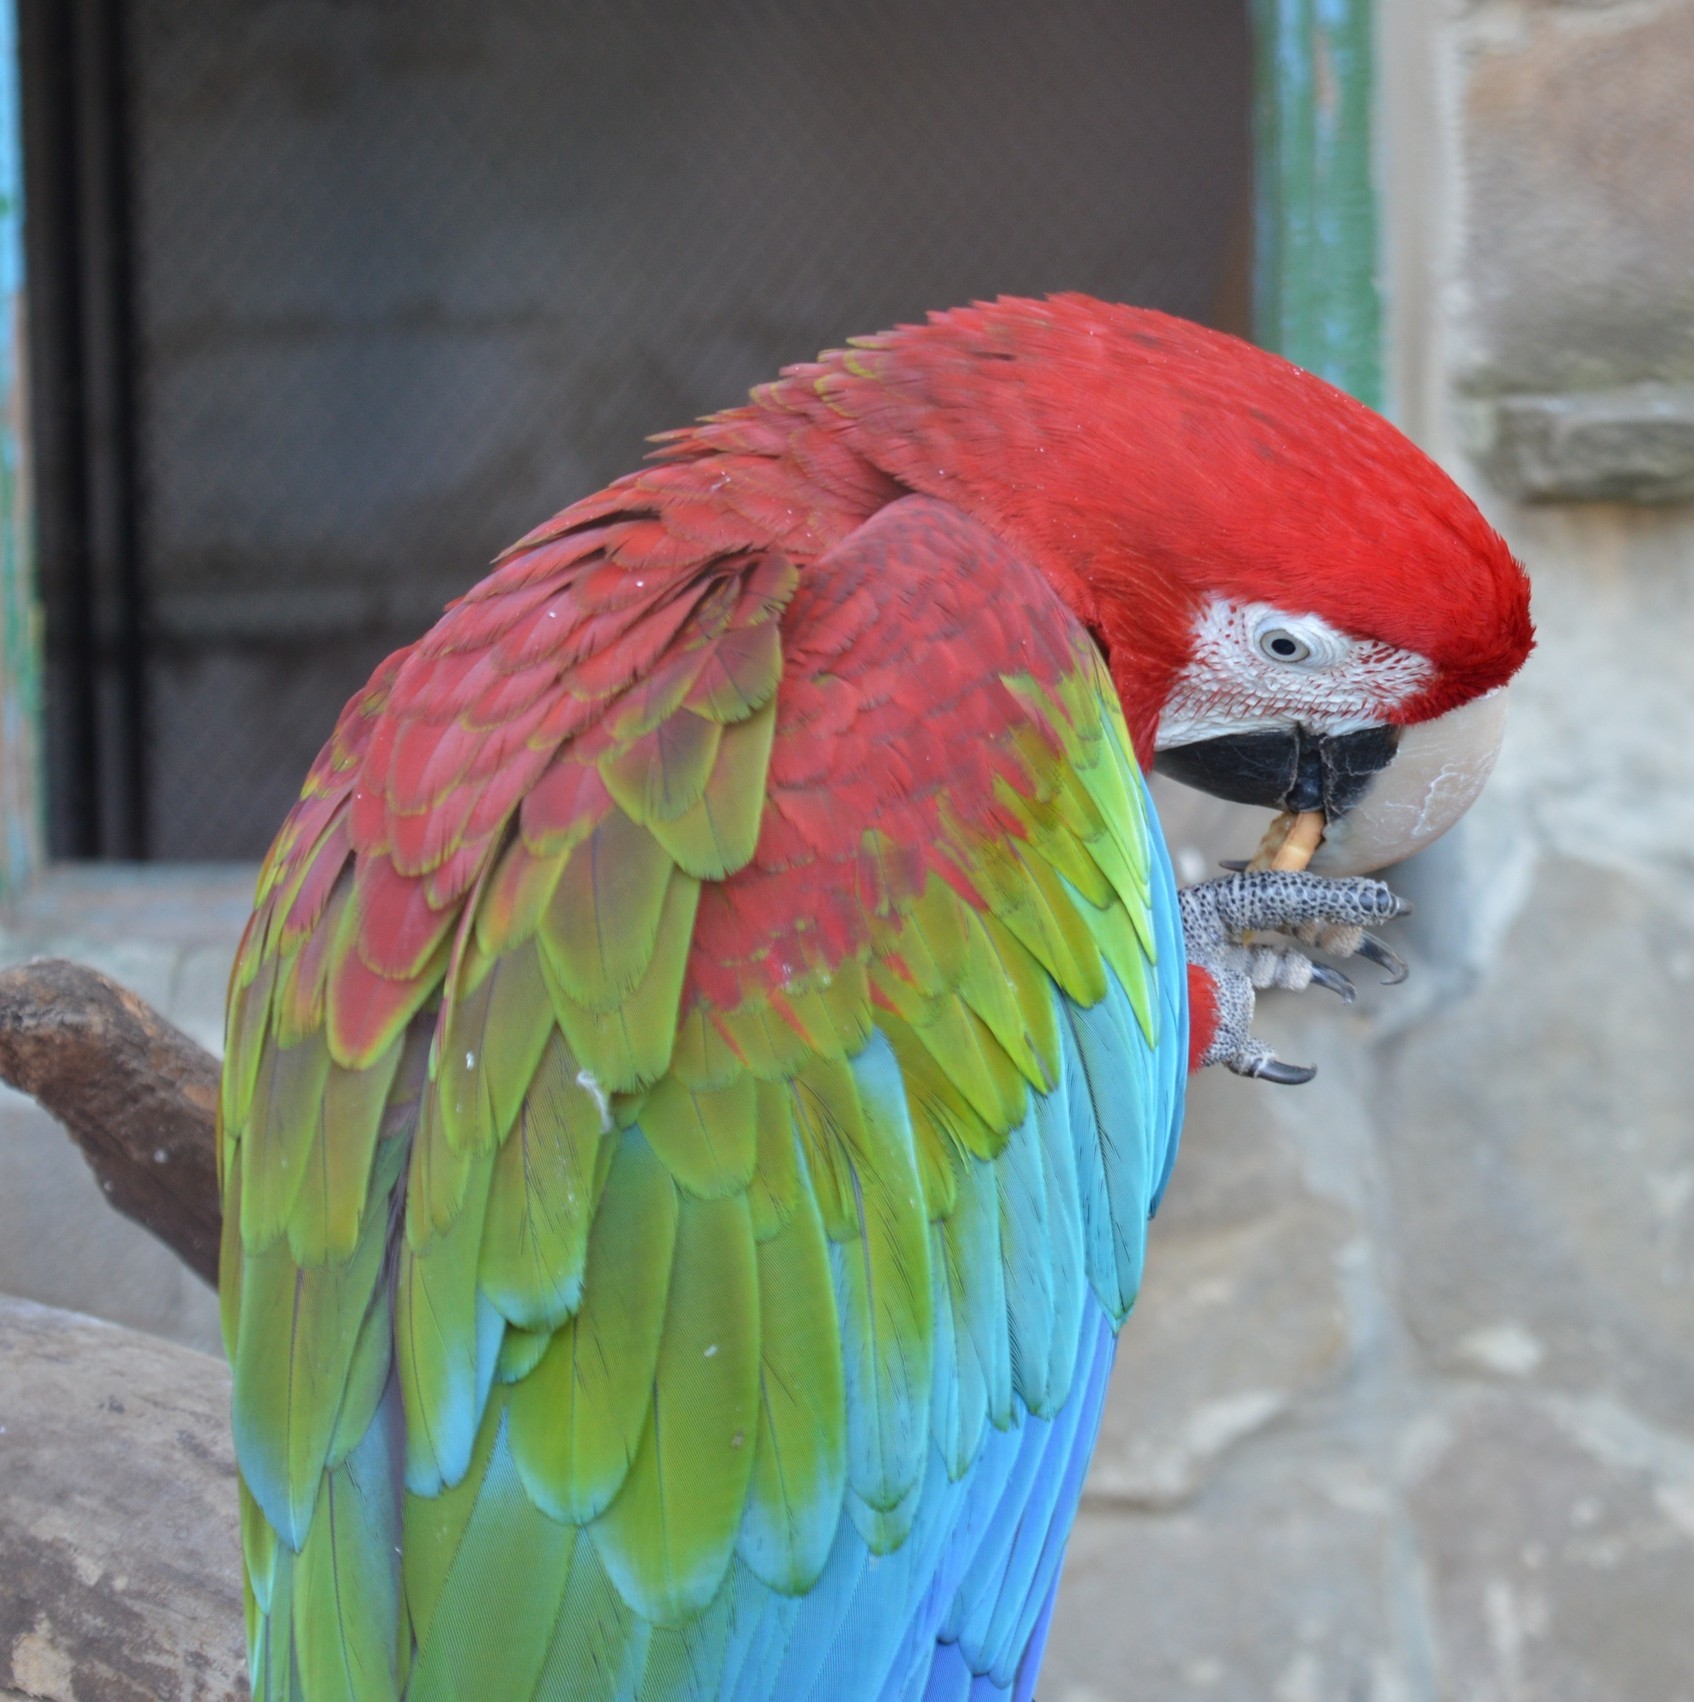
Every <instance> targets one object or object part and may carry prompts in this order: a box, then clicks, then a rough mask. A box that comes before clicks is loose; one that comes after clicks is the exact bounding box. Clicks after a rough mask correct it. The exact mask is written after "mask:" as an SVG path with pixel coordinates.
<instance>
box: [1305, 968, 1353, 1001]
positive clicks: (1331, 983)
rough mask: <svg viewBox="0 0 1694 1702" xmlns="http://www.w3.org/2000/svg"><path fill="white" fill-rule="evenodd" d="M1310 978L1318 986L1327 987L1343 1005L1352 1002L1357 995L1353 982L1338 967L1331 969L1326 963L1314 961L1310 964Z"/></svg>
mask: <svg viewBox="0 0 1694 1702" xmlns="http://www.w3.org/2000/svg"><path fill="white" fill-rule="evenodd" d="M1312 979H1313V980H1314V981H1315V982H1317V984H1318V985H1319V986H1320V987H1327V988H1328V989H1329V990H1330V992H1332V993H1334V994H1335V995H1336V997H1337V998H1339V999H1340V1001H1341V1002H1342V1004H1344V1005H1350V1004H1352V1002H1353V1001H1354V999H1356V998H1357V997H1358V994H1357V992H1355V991H1354V988H1353V983H1352V982H1351V981H1349V980H1348V979H1347V977H1346V976H1345V975H1343V974H1342V973H1341V971H1340V970H1339V969H1331V968H1330V967H1329V965H1328V964H1327V963H1314V964H1313V965H1312Z"/></svg>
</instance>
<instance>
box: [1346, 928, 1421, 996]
mask: <svg viewBox="0 0 1694 1702" xmlns="http://www.w3.org/2000/svg"><path fill="white" fill-rule="evenodd" d="M1354 956H1355V957H1362V958H1365V959H1367V960H1368V961H1369V962H1371V963H1374V964H1375V965H1376V966H1377V968H1378V969H1380V970H1381V971H1382V984H1383V986H1384V987H1398V986H1399V985H1400V983H1401V982H1402V981H1404V980H1405V979H1406V977H1407V976H1408V975H1410V974H1411V970H1409V969H1408V968H1407V967H1406V960H1405V959H1404V958H1403V957H1401V956H1400V954H1399V953H1398V952H1395V951H1390V950H1389V949H1388V947H1387V946H1385V945H1384V944H1383V943H1382V941H1381V940H1379V939H1378V938H1377V937H1376V936H1375V935H1374V934H1366V935H1365V937H1364V938H1363V939H1362V940H1360V941H1359V946H1358V950H1357V951H1356V952H1355V953H1354Z"/></svg>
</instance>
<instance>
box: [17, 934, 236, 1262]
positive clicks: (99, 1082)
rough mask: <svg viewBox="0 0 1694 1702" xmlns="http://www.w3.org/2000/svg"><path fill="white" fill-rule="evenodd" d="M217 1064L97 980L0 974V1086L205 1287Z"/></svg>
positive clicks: (212, 1208)
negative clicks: (18, 1093)
mask: <svg viewBox="0 0 1694 1702" xmlns="http://www.w3.org/2000/svg"><path fill="white" fill-rule="evenodd" d="M218 1067H219V1066H218V1061H217V1059H216V1058H214V1057H213V1056H212V1055H211V1053H209V1052H208V1051H206V1050H205V1048H204V1047H202V1046H200V1045H198V1044H197V1043H196V1042H195V1041H193V1040H190V1039H189V1037H188V1036H187V1035H186V1034H184V1033H183V1032H182V1031H181V1030H180V1029H178V1028H176V1027H174V1026H173V1025H172V1024H170V1023H168V1022H167V1021H165V1019H164V1018H163V1017H162V1016H160V1015H159V1013H158V1012H157V1011H155V1010H154V1009H153V1008H152V1007H151V1006H150V1005H148V1004H147V1003H145V1002H144V1001H143V1000H141V999H139V998H137V997H136V995H135V994H134V993H131V992H130V991H128V989H126V988H124V987H120V986H119V985H118V984H117V983H116V982H115V981H111V980H108V979H107V978H106V977H105V976H104V975H102V974H100V973H99V972H98V971H97V970H93V969H89V968H86V967H85V966H84V965H82V964H78V963H69V962H67V961H65V960H64V959H63V958H43V959H39V960H37V961H36V962H33V963H24V964H19V965H17V966H16V967H14V968H11V969H6V970H0V1081H4V1082H7V1083H9V1084H10V1085H11V1086H13V1087H17V1088H21V1089H22V1090H23V1091H24V1092H25V1093H27V1094H30V1095H31V1096H32V1097H33V1098H35V1099H37V1100H38V1101H40V1103H41V1105H42V1106H43V1108H44V1109H45V1110H47V1111H48V1112H49V1113H51V1114H52V1115H53V1116H54V1117H56V1118H57V1119H58V1120H59V1122H60V1123H62V1124H63V1125H64V1127H65V1129H66V1131H67V1133H69V1135H70V1137H71V1139H72V1140H74V1141H75V1142H76V1144H77V1145H78V1146H79V1147H80V1148H81V1149H82V1154H83V1156H84V1157H85V1158H86V1159H87V1160H88V1162H89V1164H90V1165H91V1166H92V1167H93V1170H94V1174H95V1176H96V1177H97V1178H98V1179H99V1182H100V1186H101V1188H102V1189H103V1190H104V1192H105V1195H106V1198H107V1199H108V1200H110V1201H111V1203H112V1204H113V1205H114V1206H116V1207H117V1209H118V1210H119V1211H121V1212H122V1213H124V1215H125V1216H126V1217H131V1218H133V1219H134V1220H135V1221H136V1222H137V1223H139V1224H140V1225H142V1227H143V1228H145V1229H148V1230H150V1231H152V1233H153V1234H154V1235H156V1236H157V1237H158V1238H159V1239H160V1240H161V1241H163V1242H164V1243H165V1245H166V1246H168V1247H170V1248H171V1249H172V1250H173V1251H174V1252H175V1253H176V1254H177V1255H178V1256H179V1257H180V1258H181V1259H182V1260H183V1262H184V1263H185V1264H187V1265H188V1266H189V1267H190V1268H191V1269H192V1270H193V1271H195V1272H196V1273H197V1274H198V1275H199V1276H201V1277H202V1278H204V1280H205V1281H206V1282H208V1283H210V1284H212V1286H213V1287H216V1286H217V1280H218V1228H219V1223H220V1221H221V1213H220V1210H219V1204H218V1176H217V1153H216V1145H215V1138H214V1127H215V1121H216V1115H217V1099H218Z"/></svg>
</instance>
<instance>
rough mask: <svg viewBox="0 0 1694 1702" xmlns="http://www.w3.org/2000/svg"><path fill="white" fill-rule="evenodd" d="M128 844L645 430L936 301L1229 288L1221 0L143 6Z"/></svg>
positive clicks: (205, 810) (286, 784)
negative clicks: (140, 593)
mask: <svg viewBox="0 0 1694 1702" xmlns="http://www.w3.org/2000/svg"><path fill="white" fill-rule="evenodd" d="M132 8H133V9H132V11H131V13H130V23H129V39H130V65H131V75H132V90H131V93H132V109H131V137H132V142H131V145H132V148H133V155H132V181H133V183H134V187H135V197H136V200H135V210H134V211H135V216H134V231H135V238H134V240H135V260H136V269H137V279H138V284H137V289H138V298H137V302H136V318H137V325H138V343H139V356H140V359H139V392H138V395H139V430H140V434H141V435H140V444H141V451H140V460H141V474H142V491H143V514H144V527H143V534H142V537H143V551H144V556H143V559H144V573H145V585H146V596H147V626H146V631H147V671H146V681H147V699H148V726H149V729H150V731H149V742H150V761H149V782H148V784H149V800H148V823H149V830H150V848H151V852H152V854H153V855H155V856H160V857H172V858H203V857H246V856H253V855H257V854H258V853H259V852H261V851H262V850H263V849H264V847H265V845H266V844H267V843H268V842H269V839H270V837H271V835H272V833H273V832H274V830H275V828H276V825H277V823H278V821H279V819H280V817H281V815H282V813H283V812H284V810H285V809H286V808H287V806H288V804H289V803H290V802H291V800H292V798H293V796H294V794H295V790H296V788H297V786H298V783H299V780H300V777H301V775H302V773H303V772H304V770H305V768H306V766H307V764H308V763H309V762H310V760H311V757H312V755H313V754H314V752H315V751H316V749H317V747H318V746H319V744H320V743H321V741H322V739H323V737H324V736H325V734H326V732H327V730H328V728H329V726H330V724H331V723H332V721H333V719H334V716H335V714H336V712H337V710H338V709H339V707H340V705H341V704H342V702H343V701H344V700H345V699H346V698H347V696H348V695H349V694H350V693H351V692H352V691H353V690H354V689H355V688H356V687H357V686H358V685H359V684H360V682H361V681H362V679H363V678H364V676H365V674H366V673H367V672H368V670H369V669H370V667H371V666H372V665H373V664H374V663H375V662H376V661H377V659H378V658H379V657H380V656H381V655H382V654H384V653H385V652H386V651H388V650H389V649H392V648H393V647H395V646H396V645H398V644H401V643H404V642H405V641H407V640H408V639H410V638H412V637H414V636H415V635H416V634H417V633H418V632H419V631H421V630H422V629H423V627H425V626H426V625H427V624H428V623H429V621H430V620H431V619H432V618H433V617H434V615H435V613H436V612H437V611H438V610H439V608H440V605H441V603H442V602H443V601H444V600H445V599H446V598H447V597H450V596H452V595H454V594H455V593H456V592H457V591H459V590H462V589H463V588H464V587H465V586H466V585H468V584H469V583H470V582H471V581H472V580H474V579H475V578H476V577H477V576H478V575H479V574H480V572H481V571H482V568H483V565H484V564H485V563H486V562H487V561H488V559H489V557H490V556H491V555H492V554H493V553H494V552H495V551H496V550H498V549H499V548H500V547H501V546H502V545H503V544H505V543H506V542H508V541H509V540H510V539H511V538H513V537H514V536H516V535H517V534H519V533H520V532H522V531H524V530H527V529H528V528H529V527H530V526H532V525H533V524H535V523H536V522H537V521H538V520H540V519H542V518H544V517H545V516H546V515H548V514H549V513H551V512H553V511H555V510H556V509H558V508H560V507H562V506H564V504H565V503H567V502H569V501H570V500H572V499H573V498H574V497H576V496H578V495H581V494H583V493H585V492H586V491H588V490H590V489H592V488H593V487H594V486H595V485H597V484H598V483H600V482H602V481H604V480H605V479H607V478H608V477H610V476H612V475H614V474H616V473H619V472H622V471H624V470H626V469H628V468H629V467H630V466H632V465H633V464H634V463H635V462H636V460H637V459H638V458H639V457H640V455H641V454H642V453H643V448H644V445H643V439H644V437H645V436H646V435H647V434H648V433H650V432H653V431H657V430H660V429H663V428H665V427H669V426H674V425H678V424H681V423H683V422H685V421H687V420H688V419H690V418H692V417H693V416H695V415H697V414H699V413H701V412H704V411H707V410H709V409H712V408H715V407H721V406H724V405H727V404H730V403H733V402H735V401H737V400H739V399H741V398H742V396H743V395H744V394H745V392H746V390H747V389H748V387H749V386H750V385H752V384H754V383H756V382H759V381H760V380H762V379H764V378H767V377H769V376H771V375H772V374H774V372H775V371H776V369H777V368H778V367H779V366H781V365H782V364H784V363H786V362H789V361H794V360H799V359H805V358H809V357H810V356H811V355H813V354H814V353H816V351H817V350H818V349H819V348H821V347H824V346H827V345H834V344H837V343H839V342H840V341H841V340H842V338H843V337H845V336H847V335H849V334H852V333H855V332H861V331H869V330H874V329H877V328H879V327H882V326H885V325H888V324H892V323H894V322H897V321H900V320H907V319H912V318H916V317H920V316H921V315H922V313H923V312H924V310H925V309H928V308H932V307H938V306H945V305H950V304H952V303H955V302H958V301H962V300H966V299H968V298H971V297H977V296H984V295H994V294H998V293H1002V292H1016V293H1028V292H1041V291H1046V290H1052V289H1082V290H1087V291H1091V292H1094V293H1096V294H1100V295H1104V296H1110V297H1115V298H1118V299H1122V300H1132V301H1138V302H1143V303H1147V304H1150V305H1154V306H1158V307H1163V308H1166V309H1168V310H1171V311H1174V312H1178V313H1183V314H1187V315H1190V316H1193V317H1197V318H1202V319H1209V320H1213V321H1214V322H1215V321H1218V320H1220V319H1221V320H1223V321H1225V322H1229V321H1232V320H1238V318H1239V314H1240V309H1239V307H1238V305H1237V303H1238V302H1239V300H1240V299H1241V296H1242V295H1243V294H1244V289H1243V287H1242V279H1241V277H1240V273H1241V271H1242V270H1243V269H1244V259H1243V250H1244V246H1245V237H1244V232H1245V223H1246V203H1247V170H1248V166H1247V102H1248V45H1247V27H1246V21H1245V15H1244V14H1245V7H1244V5H1243V3H1242V0H1184V3H1183V4H1182V5H1180V6H1178V5H1172V4H1171V3H1170V0H1043V3H1042V4H1041V5H1039V6H1032V5H1030V4H1028V3H1027V0H985V3H982V4H977V5H972V6H968V7H967V6H961V5H958V4H956V3H955V0H835V3H827V4H823V3H820V4H811V5H803V6H797V5H792V4H780V3H776V0H766V3H754V0H715V3H714V4H712V5H704V6H703V5H699V4H691V3H689V0H634V3H632V0H619V3H611V0H584V3H574V4H542V3H541V0H528V3H519V0H506V3H504V4H502V3H498V0H132Z"/></svg>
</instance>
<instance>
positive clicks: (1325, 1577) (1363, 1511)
mask: <svg viewBox="0 0 1694 1702" xmlns="http://www.w3.org/2000/svg"><path fill="white" fill-rule="evenodd" d="M1395 1566H1396V1559H1395V1554H1394V1546H1393V1538H1392V1532H1391V1528H1390V1524H1389V1521H1388V1519H1387V1518H1386V1517H1385V1516H1384V1513H1383V1511H1382V1510H1381V1509H1380V1508H1377V1507H1372V1506H1368V1505H1363V1506H1359V1505H1355V1506H1343V1505H1339V1504H1338V1503H1337V1502H1336V1501H1335V1500H1334V1499H1332V1498H1331V1497H1330V1496H1329V1495H1327V1494H1325V1493H1324V1492H1323V1491H1322V1489H1320V1488H1315V1487H1313V1485H1311V1484H1310V1483H1308V1482H1306V1481H1304V1480H1303V1478H1302V1476H1301V1474H1300V1473H1299V1472H1297V1471H1294V1470H1287V1471H1283V1472H1280V1473H1275V1474H1268V1473H1254V1474H1249V1473H1233V1474H1231V1475H1230V1477H1229V1479H1228V1481H1227V1482H1226V1483H1223V1484H1220V1485H1219V1486H1217V1487H1216V1488H1215V1489H1213V1490H1211V1491H1208V1492H1207V1494H1206V1495H1205V1496H1204V1497H1203V1498H1202V1499H1201V1500H1199V1501H1198V1502H1196V1503H1195V1504H1194V1505H1192V1506H1190V1507H1185V1508H1183V1509H1181V1510H1179V1511H1175V1512H1170V1513H1166V1514H1163V1515H1137V1514H1133V1513H1125V1512H1122V1511H1118V1510H1112V1509H1105V1510H1102V1509H1099V1508H1096V1507H1088V1508H1086V1509H1085V1511H1084V1514H1083V1517H1082V1519H1081V1521H1080V1522H1079V1524H1078V1526H1077V1530H1076V1533H1075V1535H1074V1536H1073V1537H1072V1539H1071V1545H1070V1551H1069V1555H1068V1557H1067V1559H1066V1562H1065V1573H1064V1581H1063V1584H1062V1587H1061V1588H1060V1591H1059V1605H1058V1609H1057V1611H1056V1613H1055V1614H1054V1618H1053V1631H1052V1638H1051V1641H1050V1643H1049V1645H1048V1651H1049V1652H1048V1656H1047V1663H1046V1666H1045V1667H1044V1669H1043V1671H1042V1683H1041V1697H1042V1702H1181V1699H1183V1698H1189V1697H1191V1698H1193V1699H1194V1702H1354V1699H1357V1702H1390V1698H1393V1697H1397V1696H1404V1695H1405V1694H1406V1692H1405V1691H1404V1690H1403V1689H1394V1688H1390V1687H1391V1686H1392V1685H1394V1684H1395V1682H1396V1680H1395V1677H1394V1674H1395V1673H1396V1671H1397V1670H1398V1669H1399V1668H1400V1666H1401V1664H1402V1663H1401V1660H1400V1657H1399V1656H1398V1654H1397V1653H1396V1641H1397V1635H1398V1634H1397V1632H1396V1629H1395V1626H1394V1608H1393V1604H1392V1599H1391V1597H1392V1585H1393V1577H1394V1571H1395Z"/></svg>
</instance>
